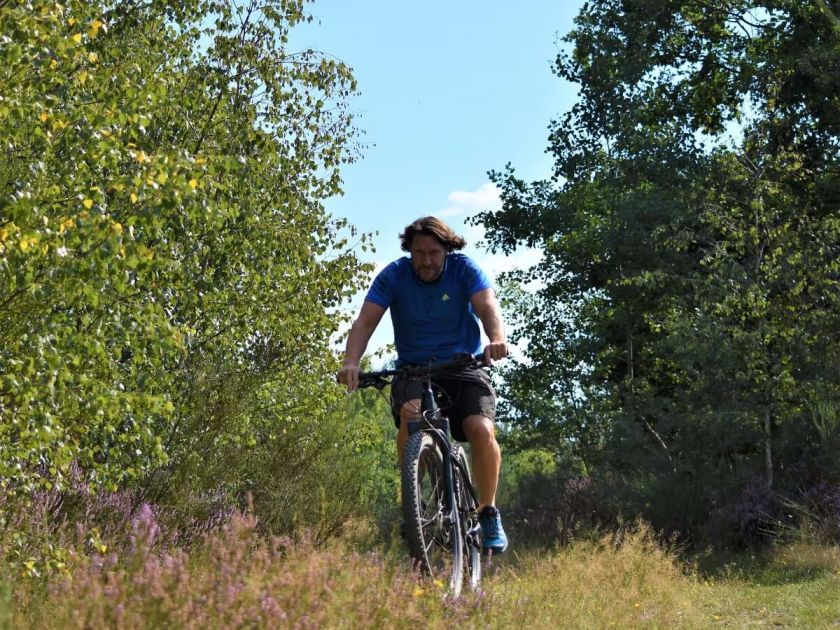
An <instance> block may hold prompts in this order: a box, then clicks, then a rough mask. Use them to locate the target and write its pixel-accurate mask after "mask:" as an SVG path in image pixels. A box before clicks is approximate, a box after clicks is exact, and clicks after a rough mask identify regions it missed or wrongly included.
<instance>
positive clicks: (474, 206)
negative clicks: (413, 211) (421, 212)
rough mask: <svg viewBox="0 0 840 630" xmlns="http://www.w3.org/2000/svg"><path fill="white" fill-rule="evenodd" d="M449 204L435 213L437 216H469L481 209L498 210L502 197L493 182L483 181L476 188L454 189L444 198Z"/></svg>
mask: <svg viewBox="0 0 840 630" xmlns="http://www.w3.org/2000/svg"><path fill="white" fill-rule="evenodd" d="M446 200H447V201H448V202H449V205H447V206H444V207H443V208H440V209H439V210H438V211H437V212H436V213H435V214H436V215H437V216H439V217H454V216H459V215H466V216H471V215H473V214H475V213H476V212H479V211H482V210H500V209H501V207H502V198H501V196H500V195H499V189H498V188H497V187H496V185H495V184H494V183H493V182H485V183H484V184H482V185H481V186H479V187H478V188H477V189H476V190H454V191H452V192H451V193H449V196H448V197H447V198H446Z"/></svg>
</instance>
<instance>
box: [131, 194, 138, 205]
mask: <svg viewBox="0 0 840 630" xmlns="http://www.w3.org/2000/svg"><path fill="white" fill-rule="evenodd" d="M131 203H137V195H136V194H134V193H131Z"/></svg>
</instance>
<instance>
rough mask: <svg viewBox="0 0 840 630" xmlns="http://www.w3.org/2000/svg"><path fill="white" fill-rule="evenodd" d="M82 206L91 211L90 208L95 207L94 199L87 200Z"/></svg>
mask: <svg viewBox="0 0 840 630" xmlns="http://www.w3.org/2000/svg"><path fill="white" fill-rule="evenodd" d="M82 205H83V206H84V207H85V208H87V209H88V210H90V207H91V206H92V205H93V199H85V200H84V201H83V202H82Z"/></svg>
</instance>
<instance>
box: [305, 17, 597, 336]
mask: <svg viewBox="0 0 840 630" xmlns="http://www.w3.org/2000/svg"><path fill="white" fill-rule="evenodd" d="M582 5H583V2H582V1H578V0H572V1H570V2H558V1H556V0H554V1H549V0H521V1H519V2H502V1H499V0H495V1H494V0H484V1H483V2H478V1H475V0H460V1H458V0H450V1H449V2H443V1H440V0H427V1H426V2H418V3H408V2H394V1H385V0H356V1H351V0H316V1H315V3H314V4H310V5H309V12H310V13H312V14H313V16H314V18H315V20H314V21H313V23H312V24H309V25H306V26H304V27H302V28H299V29H297V32H296V33H295V34H294V35H293V37H292V46H293V47H299V48H305V47H312V48H316V49H318V50H320V51H322V52H325V53H328V54H330V55H332V56H334V57H337V58H339V59H341V60H342V61H344V62H345V63H347V64H348V65H350V66H351V67H352V68H353V71H354V75H355V76H356V79H357V81H358V84H359V91H360V94H359V95H358V96H356V97H355V98H354V99H353V101H352V109H353V111H354V112H355V114H356V124H357V126H358V127H359V128H360V129H361V130H363V131H364V135H363V136H362V141H363V142H364V143H365V145H366V147H365V148H364V150H363V152H362V158H361V159H360V160H359V161H358V162H357V163H355V164H352V165H350V166H347V167H345V168H344V170H343V180H344V190H345V194H344V196H343V197H337V198H333V199H330V200H328V201H327V203H326V206H327V209H328V211H329V212H330V213H331V214H333V215H334V216H340V217H346V218H348V219H349V220H350V222H351V223H353V224H354V225H355V226H356V227H358V228H359V229H360V230H362V231H366V232H374V231H378V235H377V236H376V237H374V244H375V246H376V250H377V251H376V253H375V254H372V255H371V254H368V255H367V256H368V258H366V259H368V260H372V261H374V262H376V263H377V265H378V268H379V267H381V266H383V265H384V264H387V263H388V262H390V261H392V260H394V259H396V258H398V257H399V256H400V255H402V252H401V251H400V250H399V243H398V239H397V235H398V234H399V232H400V231H401V230H402V228H403V227H404V226H405V225H407V224H408V223H410V222H411V221H413V220H414V219H415V218H417V217H420V216H423V215H427V214H433V215H436V216H439V217H441V218H443V219H444V220H446V221H447V222H448V223H449V224H450V225H451V226H452V227H453V228H455V229H456V231H458V232H459V233H461V234H463V235H464V236H465V237H466V238H467V241H468V243H469V245H468V248H467V249H466V250H465V253H467V254H468V255H470V256H472V257H474V258H475V259H476V260H478V261H479V263H480V264H481V265H482V266H483V267H484V268H485V270H486V271H488V273H489V274H490V275H491V276H495V275H496V274H497V273H498V272H500V271H502V270H504V269H508V268H511V267H513V266H517V265H522V264H525V263H527V262H529V261H534V260H535V259H536V258H537V257H538V253H536V252H521V253H519V254H518V255H516V256H514V257H511V258H509V259H502V258H501V257H499V256H495V257H491V256H489V255H488V254H487V253H486V252H485V251H483V250H482V249H479V248H477V247H476V241H477V240H478V239H479V238H480V237H481V230H480V229H477V228H474V227H471V226H465V224H464V220H465V219H466V218H467V217H469V216H471V215H473V214H475V213H476V212H478V211H480V210H484V209H492V208H495V207H498V203H499V202H498V195H497V192H496V191H495V189H494V188H493V187H492V186H491V185H490V182H489V179H488V177H487V171H489V170H493V169H502V168H503V167H504V165H505V164H506V163H507V162H511V163H512V164H513V166H514V167H515V168H516V170H517V173H518V174H519V175H520V176H522V177H524V178H526V179H542V178H545V177H547V176H548V175H550V173H551V167H552V160H551V156H549V155H547V154H546V153H545V149H546V146H547V144H548V139H547V138H548V130H547V127H548V124H549V122H550V121H551V120H552V119H555V118H557V117H559V116H560V115H561V114H562V113H563V112H565V111H567V110H568V109H569V108H570V107H571V106H572V105H573V103H574V101H575V99H576V96H577V95H576V88H575V86H573V85H570V84H568V83H566V82H564V81H562V80H561V79H559V78H558V77H557V76H555V75H554V74H553V73H552V71H551V63H552V61H553V60H554V59H555V58H556V56H557V53H558V51H559V50H560V49H561V47H563V46H567V44H565V43H564V42H561V41H560V38H561V37H562V36H563V35H565V34H566V33H568V32H569V31H570V30H571V29H572V28H573V26H574V23H573V20H574V17H575V15H576V14H577V13H578V11H579V10H580V8H581V6H582ZM360 299H361V298H357V300H355V301H354V307H355V306H357V305H358V304H359V303H360ZM386 320H388V317H387V316H386ZM391 335H392V332H391V328H390V322H389V321H383V324H382V325H380V327H379V330H378V331H377V333H376V334H375V335H374V338H373V339H372V341H371V344H370V347H369V350H372V349H375V348H378V347H380V346H382V345H383V344H385V343H388V342H389V341H390V340H391Z"/></svg>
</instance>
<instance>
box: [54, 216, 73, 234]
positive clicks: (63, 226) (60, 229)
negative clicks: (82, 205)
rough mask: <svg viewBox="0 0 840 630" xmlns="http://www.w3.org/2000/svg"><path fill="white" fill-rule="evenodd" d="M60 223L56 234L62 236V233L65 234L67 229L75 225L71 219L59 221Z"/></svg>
mask: <svg viewBox="0 0 840 630" xmlns="http://www.w3.org/2000/svg"><path fill="white" fill-rule="evenodd" d="M60 221H61V222H60V223H59V224H58V233H59V234H64V232H66V231H67V230H68V229H70V228H71V227H73V226H74V225H75V223H76V222H75V221H74V220H73V219H68V218H64V219H60Z"/></svg>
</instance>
